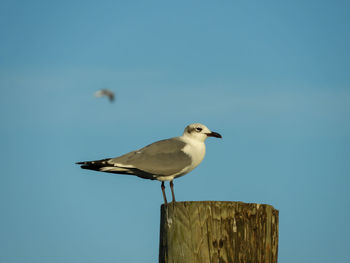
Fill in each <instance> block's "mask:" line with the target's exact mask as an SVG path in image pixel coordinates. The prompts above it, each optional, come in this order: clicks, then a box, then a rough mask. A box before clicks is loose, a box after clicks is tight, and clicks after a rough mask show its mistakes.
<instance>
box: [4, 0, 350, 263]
mask: <svg viewBox="0 0 350 263" xmlns="http://www.w3.org/2000/svg"><path fill="white" fill-rule="evenodd" d="M349 10H350V5H349V2H348V1H320V0H318V1H304V0H303V1H225V0H224V1H188V0H187V1H37V0H33V1H14V0H11V1H8V0H3V1H1V3H0V25H1V26H0V37H1V41H0V88H1V96H0V121H1V129H0V145H1V147H0V159H1V173H0V213H1V216H0V261H1V262H6V263H23V262H25V263H31V262H33V263H46V262H52V263H56V262H57V263H61V262H65V263H77V262H84V263H90V262H91V263H93V262H94V263H95V262H106V263H108V262H149V263H151V262H157V260H158V242H159V220H160V213H159V210H160V205H161V203H162V195H161V190H160V183H159V182H155V181H146V180H142V179H140V178H137V177H132V176H123V175H109V174H103V173H97V172H92V171H86V170H82V169H80V168H79V167H77V166H76V165H74V162H76V161H82V160H93V159H99V158H105V157H114V156H118V155H120V154H123V153H125V152H128V151H131V150H135V149H137V148H140V147H142V146H144V145H146V144H148V143H151V142H153V141H155V140H159V139H164V138H169V137H174V136H178V135H180V134H182V131H183V129H184V128H185V126H186V125H187V124H189V123H193V122H202V123H204V124H206V125H207V126H208V127H209V128H210V129H212V130H214V131H217V132H220V133H221V134H222V135H223V140H216V139H208V140H207V155H206V158H205V160H204V161H203V163H202V164H201V165H200V166H199V167H198V168H196V169H195V170H194V171H192V172H191V173H190V174H188V175H186V176H184V177H182V178H180V179H178V180H176V181H175V193H176V195H177V199H178V200H180V201H184V200H186V201H190V200H231V201H244V202H257V203H268V204H272V205H273V206H274V207H275V208H277V209H279V211H280V242H279V261H280V262H283V263H294V262H299V263H309V262H317V263H328V262H348V261H349V258H350V250H349V236H350V229H349V227H348V224H349V221H350V211H349V207H350V194H349V183H350V178H349V174H350V160H349V156H350V147H349V146H350V145H349V143H350V121H349V118H350V117H349V116H350V89H349V87H350V52H349V47H350V33H349V32H350V31H349V28H350V15H349ZM100 88H108V89H111V90H114V91H115V92H116V93H117V101H116V103H115V104H110V103H108V101H107V100H103V99H97V98H94V97H93V93H94V92H95V91H96V90H98V89H100ZM167 190H169V189H167ZM168 196H170V195H169V192H168Z"/></svg>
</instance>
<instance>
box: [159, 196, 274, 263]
mask: <svg viewBox="0 0 350 263" xmlns="http://www.w3.org/2000/svg"><path fill="white" fill-rule="evenodd" d="M277 252H278V210H276V209H274V208H273V207H272V206H271V205H261V204H247V203H242V202H214V201H205V202H176V203H175V204H173V203H170V204H168V205H167V206H165V205H162V206H161V222H160V244H159V262H160V263H207V262H208V263H209V262H210V263H224V262H225V263H230V262H234V263H248V262H249V263H277Z"/></svg>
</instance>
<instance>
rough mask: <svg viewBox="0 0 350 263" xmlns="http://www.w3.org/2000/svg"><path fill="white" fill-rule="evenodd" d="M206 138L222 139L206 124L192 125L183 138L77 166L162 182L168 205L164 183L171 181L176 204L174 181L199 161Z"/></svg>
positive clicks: (200, 160)
mask: <svg viewBox="0 0 350 263" xmlns="http://www.w3.org/2000/svg"><path fill="white" fill-rule="evenodd" d="M208 137H216V138H222V136H221V135H220V134H219V133H217V132H213V131H211V130H209V129H208V128H207V127H206V126H205V125H203V124H200V123H193V124H190V125H188V126H187V127H186V128H185V131H184V133H183V135H182V136H179V137H174V138H170V139H166V140H161V141H157V142H154V143H152V144H150V145H148V146H146V147H144V148H141V149H139V150H136V151H132V152H130V153H127V154H124V155H122V156H119V157H115V158H107V159H102V160H96V161H87V162H78V163H77V164H79V165H81V168H83V169H89V170H95V171H100V172H107V173H115V174H130V175H136V176H138V177H140V178H143V179H150V180H158V181H161V182H162V184H161V189H162V193H163V198H164V203H165V204H167V199H166V195H165V185H164V182H165V181H170V189H171V194H172V199H173V202H175V194H174V183H173V180H174V179H175V178H178V177H180V176H183V175H185V174H187V173H189V172H190V171H192V170H193V169H194V168H195V167H197V166H198V165H199V164H200V163H201V162H202V160H203V158H204V156H205V143H204V142H205V140H206V139H207V138H208Z"/></svg>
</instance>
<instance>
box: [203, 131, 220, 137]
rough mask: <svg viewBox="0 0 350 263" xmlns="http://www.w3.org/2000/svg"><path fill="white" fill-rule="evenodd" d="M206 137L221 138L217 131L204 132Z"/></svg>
mask: <svg viewBox="0 0 350 263" xmlns="http://www.w3.org/2000/svg"><path fill="white" fill-rule="evenodd" d="M206 135H207V136H208V137H216V138H222V136H221V135H220V134H219V133H217V132H211V133H206Z"/></svg>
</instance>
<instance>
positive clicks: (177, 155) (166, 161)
mask: <svg viewBox="0 0 350 263" xmlns="http://www.w3.org/2000/svg"><path fill="white" fill-rule="evenodd" d="M185 145H186V144H185V143H184V142H183V141H181V140H179V139H178V138H172V139H167V140H162V141H158V142H155V143H152V144H150V145H148V146H146V147H144V148H142V149H140V150H137V151H133V152H130V153H127V154H125V155H122V156H120V157H117V158H113V159H110V160H109V161H108V163H110V164H113V165H114V166H116V167H120V168H136V169H138V170H141V171H144V172H146V173H149V174H152V175H159V176H169V175H173V174H176V173H178V172H180V171H181V170H182V169H184V168H185V167H187V166H189V165H190V164H191V162H192V160H191V157H190V156H189V155H187V154H186V153H184V152H183V151H181V149H183V148H184V147H185Z"/></svg>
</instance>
